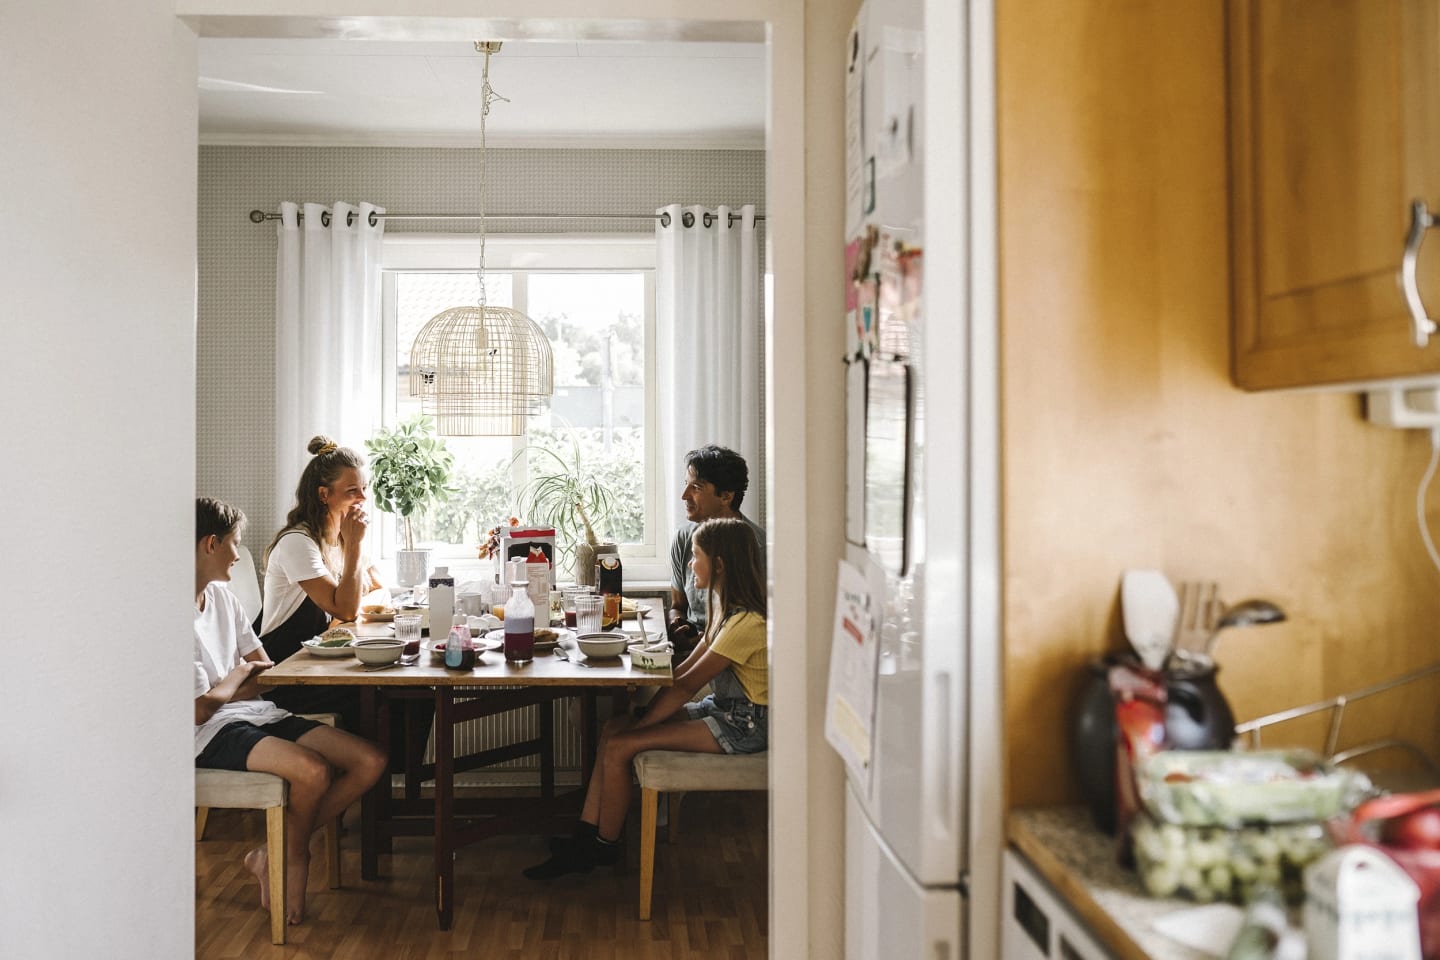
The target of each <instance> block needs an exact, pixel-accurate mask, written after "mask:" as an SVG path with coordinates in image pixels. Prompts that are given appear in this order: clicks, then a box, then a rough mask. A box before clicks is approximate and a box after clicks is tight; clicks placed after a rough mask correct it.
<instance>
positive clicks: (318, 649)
mask: <svg viewBox="0 0 1440 960" xmlns="http://www.w3.org/2000/svg"><path fill="white" fill-rule="evenodd" d="M300 646H302V647H304V648H305V650H306V651H307V652H308V653H309V654H310V655H311V656H313V657H350V656H354V654H355V651H354V650H351V649H350V644H348V643H347V644H345V646H343V647H322V646H320V638H319V637H311V638H310V639H309V640H306V641H304V642H303V643H301V644H300Z"/></svg>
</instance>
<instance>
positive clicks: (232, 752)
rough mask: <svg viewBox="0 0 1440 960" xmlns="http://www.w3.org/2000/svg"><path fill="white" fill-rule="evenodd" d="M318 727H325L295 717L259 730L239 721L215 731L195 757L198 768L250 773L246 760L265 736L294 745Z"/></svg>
mask: <svg viewBox="0 0 1440 960" xmlns="http://www.w3.org/2000/svg"><path fill="white" fill-rule="evenodd" d="M319 726H323V724H321V723H318V722H317V721H314V720H308V719H306V718H305V717H294V716H291V717H285V718H284V719H283V720H276V721H275V722H274V723H267V724H265V726H263V727H257V726H255V724H253V723H251V722H250V721H248V720H236V721H235V722H234V723H227V724H225V726H223V727H221V728H220V729H219V730H218V731H216V733H215V736H213V737H211V738H210V742H209V743H207V744H206V745H205V749H204V750H202V751H200V756H198V757H196V758H195V766H197V767H209V768H211V769H214V770H249V769H250V768H249V767H247V766H246V765H245V761H246V760H248V759H249V757H250V751H251V750H254V749H255V744H257V743H259V742H260V741H261V740H264V739H265V738H266V737H279V738H280V739H281V740H289V741H290V742H291V743H294V742H295V741H296V740H299V739H300V738H301V737H303V736H305V734H307V733H309V732H310V731H311V730H314V729H315V728H316V727H319Z"/></svg>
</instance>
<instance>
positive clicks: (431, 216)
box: [250, 210, 765, 227]
mask: <svg viewBox="0 0 1440 960" xmlns="http://www.w3.org/2000/svg"><path fill="white" fill-rule="evenodd" d="M299 218H300V219H301V220H303V219H305V215H304V214H303V213H302V214H299ZM381 218H383V219H385V220H659V221H660V226H662V227H668V226H670V214H669V213H668V212H666V213H633V214H632V213H486V214H479V213H376V212H375V211H373V210H372V211H370V226H372V227H373V226H375V224H376V222H377V221H378V220H380V219H381ZM713 218H714V214H711V213H709V212H707V213H706V214H705V218H704V219H705V226H707V227H708V226H710V223H711V220H712V219H713ZM279 219H280V214H278V213H266V212H265V211H264V210H251V211H250V222H251V223H264V222H265V221H266V220H279ZM738 219H740V214H738V213H732V214H730V221H729V223H728V224H726V225H727V226H733V225H734V224H735V221H736V220H738ZM764 219H765V217H764V216H763V215H761V214H757V215H756V217H755V222H756V223H760V222H762V221H763V220H764ZM680 220H681V222H682V223H684V224H685V226H687V227H693V226H694V225H695V215H694V214H693V213H691V212H690V211H688V210H687V211H685V213H684V215H682V216H681V218H680ZM321 222H323V223H324V224H325V226H327V227H328V226H329V225H330V211H329V210H326V211H325V213H324V214H323V215H322V221H321ZM354 223H355V211H353V210H352V211H351V212H350V213H348V214H347V215H346V223H345V225H346V226H347V227H348V226H352V225H353V224H354Z"/></svg>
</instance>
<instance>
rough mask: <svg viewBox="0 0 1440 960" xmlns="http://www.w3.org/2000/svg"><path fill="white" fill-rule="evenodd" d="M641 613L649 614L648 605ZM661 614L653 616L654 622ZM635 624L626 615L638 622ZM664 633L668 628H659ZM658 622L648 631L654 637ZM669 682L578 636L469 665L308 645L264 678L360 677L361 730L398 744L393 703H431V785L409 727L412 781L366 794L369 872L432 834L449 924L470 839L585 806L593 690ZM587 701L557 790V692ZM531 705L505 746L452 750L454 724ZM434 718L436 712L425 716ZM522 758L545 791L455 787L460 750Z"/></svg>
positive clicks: (346, 680) (425, 655)
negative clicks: (424, 786) (567, 783)
mask: <svg viewBox="0 0 1440 960" xmlns="http://www.w3.org/2000/svg"><path fill="white" fill-rule="evenodd" d="M641 615H642V616H643V615H644V614H643V613H642V614H641ZM653 622H654V621H653V619H652V620H651V623H653ZM634 623H635V621H633V620H632V621H629V622H628V623H627V626H628V627H630V629H631V630H633V629H634V627H633V626H632V625H633V624H634ZM659 629H660V634H659V635H660V636H663V627H662V628H659ZM654 630H655V628H654V627H653V626H652V628H651V633H652V635H654ZM356 632H357V633H358V634H359V635H360V636H362V637H364V636H367V635H368V636H383V635H386V630H385V625H383V624H365V623H362V624H360V625H359V628H358V629H357V630H356ZM672 682H673V673H672V670H671V668H669V667H664V668H661V669H641V668H640V667H638V666H635V665H632V663H631V662H630V656H629V654H628V653H626V654H621V655H620V656H618V657H609V658H587V657H586V656H585V655H584V654H583V653H581V652H580V651H579V649H578V648H577V647H576V646H575V643H574V640H573V637H571V638H568V639H564V640H562V641H561V643H559V644H557V645H555V646H554V647H551V648H549V649H543V650H542V649H537V650H536V652H535V654H534V657H533V659H531V660H529V661H526V662H509V661H507V660H506V659H505V656H504V653H503V652H502V651H500V650H490V649H487V650H484V651H483V652H481V654H480V655H479V657H478V659H477V661H476V664H475V666H474V667H473V668H471V669H468V670H464V669H451V668H448V667H446V666H445V665H444V661H443V659H442V658H441V657H440V656H437V655H435V654H432V653H431V652H429V651H428V649H427V650H422V651H421V653H420V656H419V659H418V660H416V661H415V662H414V663H409V662H407V663H405V664H403V665H401V664H397V665H394V666H389V667H384V668H379V669H377V668H374V667H369V666H367V665H365V664H362V663H361V662H360V661H359V660H357V659H356V658H355V657H353V656H344V657H333V656H331V657H326V656H317V655H316V654H313V653H311V652H309V651H308V650H306V649H301V650H299V651H298V652H296V653H295V654H293V655H291V656H290V657H287V658H286V659H284V660H283V661H281V662H280V663H277V664H276V665H275V666H274V667H272V668H270V669H269V670H267V671H265V672H264V673H263V674H261V675H260V684H261V685H262V686H268V687H278V686H312V685H313V686H353V687H358V688H360V700H361V723H362V728H361V729H360V730H359V731H358V733H359V734H360V735H361V736H363V737H366V738H367V739H370V740H373V741H374V742H376V743H378V744H379V745H380V747H381V749H383V750H385V751H387V753H388V752H389V751H390V749H391V746H392V744H391V739H392V735H391V728H392V723H391V710H392V709H394V708H396V707H397V706H399V707H401V708H404V707H406V706H407V705H408V706H411V707H413V706H417V705H418V706H420V707H431V708H433V718H434V723H433V727H434V737H435V746H434V764H433V778H434V790H433V792H432V796H431V797H430V798H428V799H427V798H424V797H422V796H421V795H420V790H419V784H420V782H421V780H422V779H428V776H427V775H429V774H431V773H432V767H431V766H430V765H428V764H420V763H419V762H418V760H419V757H418V755H419V754H420V752H421V751H423V749H424V745H425V740H426V738H427V737H428V727H429V724H428V723H414V722H410V721H411V720H413V713H412V716H411V717H410V718H407V723H406V729H407V730H410V731H420V735H419V737H418V738H417V737H416V736H414V735H413V734H407V735H406V736H405V738H404V739H405V740H406V743H405V747H404V753H405V756H406V760H405V763H406V774H407V775H406V788H405V790H404V795H403V796H401V797H398V798H397V797H395V796H394V795H393V789H392V783H391V777H390V776H389V775H386V776H382V777H381V778H380V779H379V781H377V783H376V785H375V786H374V787H373V788H371V790H370V791H368V792H367V793H366V794H365V795H364V796H363V797H362V798H361V802H360V827H361V829H360V851H361V870H360V872H361V876H362V877H363V878H364V879H367V880H373V879H376V878H377V877H378V875H379V865H378V864H379V856H380V854H381V853H383V852H389V851H390V849H391V840H392V839H393V838H394V837H397V836H416V835H424V834H426V833H429V834H433V836H434V876H435V908H436V914H437V918H438V921H439V925H440V929H442V930H448V929H450V925H451V922H452V920H453V916H454V903H455V893H454V878H455V867H454V864H455V853H456V851H457V850H459V849H461V848H462V847H465V846H468V845H470V844H473V843H476V842H479V841H481V840H484V839H485V838H487V837H491V836H495V835H497V834H500V833H512V832H539V831H549V830H561V829H563V828H564V825H565V823H566V822H567V821H568V822H570V823H573V820H574V818H575V817H576V816H578V815H579V812H580V807H581V805H582V804H583V800H584V791H585V787H586V782H587V780H588V776H589V773H590V771H591V769H592V768H593V766H594V757H595V750H596V742H597V733H596V726H597V725H596V716H597V712H596V698H597V695H603V694H605V693H612V694H620V695H622V696H623V695H628V694H633V693H634V692H636V691H637V690H639V689H640V688H642V687H665V686H670V685H671V683H672ZM569 697H575V698H579V700H580V704H581V711H580V715H581V744H582V748H581V756H582V767H583V769H582V770H581V782H580V786H579V787H578V789H576V790H572V791H568V792H566V793H564V794H557V793H556V790H555V768H554V754H555V749H554V743H555V731H554V715H553V714H554V711H553V710H552V709H551V705H552V704H553V703H554V702H555V701H556V700H561V699H565V698H569ZM528 706H539V708H540V709H539V710H538V714H539V724H538V734H537V736H536V737H534V738H532V739H530V740H526V741H523V742H520V743H514V744H506V745H502V746H499V747H494V748H491V749H489V750H485V751H482V752H480V753H478V754H474V755H471V756H469V757H465V758H456V757H455V756H454V732H455V726H456V724H459V723H463V722H465V721H468V720H474V719H477V718H480V717H486V716H492V715H495V714H497V713H503V712H506V711H510V710H516V709H521V708H524V707H528ZM425 719H428V713H427V714H426V716H425ZM525 756H538V757H539V760H540V783H539V797H538V798H537V797H534V796H523V797H465V798H457V797H456V796H455V773H456V772H457V759H458V761H459V762H460V763H463V764H464V766H463V769H471V768H474V767H478V766H485V765H489V764H494V763H503V762H506V761H509V760H514V759H517V758H520V757H525Z"/></svg>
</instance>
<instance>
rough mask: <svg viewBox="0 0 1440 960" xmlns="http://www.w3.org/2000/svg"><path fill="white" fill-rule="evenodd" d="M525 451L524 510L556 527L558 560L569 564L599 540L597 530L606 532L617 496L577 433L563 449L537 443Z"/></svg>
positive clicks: (528, 515)
mask: <svg viewBox="0 0 1440 960" xmlns="http://www.w3.org/2000/svg"><path fill="white" fill-rule="evenodd" d="M525 452H526V455H527V456H528V458H529V474H530V480H529V481H528V482H527V483H526V484H525V486H524V487H523V488H522V489H521V490H520V495H519V502H520V508H521V510H522V512H523V514H524V516H525V517H526V518H527V519H528V520H529V521H530V522H532V523H540V524H545V525H546V526H551V527H554V528H555V546H556V549H557V550H558V551H559V553H560V561H557V562H564V563H565V564H567V565H568V564H569V563H570V562H571V561H572V560H573V559H574V557H575V548H576V546H577V545H578V544H579V543H580V541H581V540H582V539H584V540H586V541H588V542H590V543H592V544H593V543H595V542H596V541H597V538H596V536H595V528H596V527H599V528H601V529H604V528H605V525H606V524H607V523H608V521H609V518H610V515H611V513H612V512H614V510H615V495H614V494H613V493H612V492H611V491H610V488H609V487H608V485H607V484H606V482H605V480H604V479H603V478H602V476H601V475H600V471H598V470H596V469H594V468H593V467H592V466H591V464H590V463H589V462H587V460H586V459H585V457H584V455H583V454H582V452H581V449H580V442H579V440H578V439H576V437H575V434H574V431H573V430H572V431H570V435H569V438H568V441H566V443H565V444H564V445H563V447H562V449H559V450H556V449H552V448H551V447H549V446H541V445H538V444H531V445H530V446H527V447H526V448H525Z"/></svg>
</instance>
